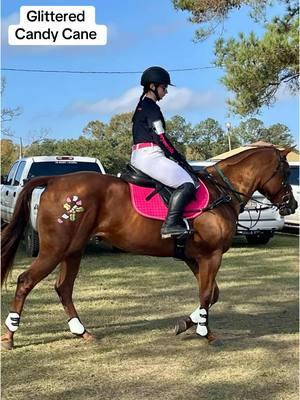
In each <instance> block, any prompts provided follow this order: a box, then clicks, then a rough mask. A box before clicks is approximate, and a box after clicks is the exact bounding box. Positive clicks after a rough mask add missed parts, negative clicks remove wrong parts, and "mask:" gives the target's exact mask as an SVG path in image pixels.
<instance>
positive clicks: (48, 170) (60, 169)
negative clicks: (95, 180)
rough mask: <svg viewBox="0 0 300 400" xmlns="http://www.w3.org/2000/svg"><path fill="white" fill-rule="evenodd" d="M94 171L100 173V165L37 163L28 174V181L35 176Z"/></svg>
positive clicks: (75, 162) (88, 163)
mask: <svg viewBox="0 0 300 400" xmlns="http://www.w3.org/2000/svg"><path fill="white" fill-rule="evenodd" d="M83 171H94V172H100V173H101V170H100V168H99V165H98V164H96V163H93V162H77V161H73V162H53V161H51V162H50V161H46V162H35V163H33V164H32V165H31V167H30V170H29V172H28V179H31V178H34V177H35V176H52V175H65V174H71V173H73V172H83Z"/></svg>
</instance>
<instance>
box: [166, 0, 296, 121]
mask: <svg viewBox="0 0 300 400" xmlns="http://www.w3.org/2000/svg"><path fill="white" fill-rule="evenodd" d="M277 3H281V4H283V5H284V6H285V11H284V12H283V15H281V16H277V17H275V18H273V20H272V21H270V22H269V23H267V24H266V25H265V33H264V35H263V36H262V37H258V36H257V35H255V34H254V33H253V32H252V33H251V34H250V35H249V36H248V37H247V36H245V35H244V34H243V33H240V34H239V37H238V39H234V38H231V39H229V40H224V39H223V38H222V39H219V40H217V41H216V47H215V54H216V61H215V64H216V65H217V66H220V67H224V68H225V75H224V77H223V78H222V82H223V83H224V85H225V86H226V87H227V88H228V89H229V90H230V91H232V92H233V94H234V98H233V99H229V100H228V104H229V108H230V110H231V111H233V112H234V113H237V114H240V115H243V116H246V115H249V114H253V113H257V112H259V110H260V108H261V107H262V106H264V105H267V106H270V105H272V104H273V103H274V101H276V95H278V90H279V88H281V87H284V88H285V89H287V90H288V91H289V92H290V93H292V94H295V93H296V91H297V90H298V89H299V82H298V77H299V45H298V24H299V21H298V18H299V6H298V2H296V1H295V0H277ZM173 4H174V6H175V8H176V9H181V10H186V11H189V12H190V13H191V15H192V16H191V18H190V20H191V22H193V23H197V24H202V25H204V28H201V29H199V30H198V31H197V32H196V37H197V39H203V38H206V37H207V36H208V35H210V34H212V33H214V32H215V30H216V27H217V26H218V25H219V24H220V23H222V24H223V23H224V20H225V18H227V17H228V15H229V13H230V11H231V10H232V9H239V8H240V7H242V6H244V5H248V6H250V9H251V10H252V12H251V13H250V15H251V16H252V17H253V18H254V19H255V20H256V21H257V22H258V21H259V20H262V19H263V20H264V21H266V16H267V7H268V6H272V5H273V4H274V2H273V1H271V0H232V1H226V0H196V1H195V0H173ZM205 24H206V25H205ZM207 24H210V25H209V26H208V27H207Z"/></svg>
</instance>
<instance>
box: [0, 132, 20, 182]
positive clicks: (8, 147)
mask: <svg viewBox="0 0 300 400" xmlns="http://www.w3.org/2000/svg"><path fill="white" fill-rule="evenodd" d="M18 155H19V146H17V145H16V144H14V143H13V142H12V141H11V140H10V139H1V175H7V173H8V172H9V170H10V168H11V166H12V164H13V163H14V162H15V161H16V159H17V158H18Z"/></svg>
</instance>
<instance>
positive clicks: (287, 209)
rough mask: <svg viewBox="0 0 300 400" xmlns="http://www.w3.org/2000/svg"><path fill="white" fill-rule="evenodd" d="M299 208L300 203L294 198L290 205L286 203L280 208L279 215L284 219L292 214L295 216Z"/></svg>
mask: <svg viewBox="0 0 300 400" xmlns="http://www.w3.org/2000/svg"><path fill="white" fill-rule="evenodd" d="M297 208H298V203H297V201H296V200H295V199H294V197H292V198H291V199H290V200H289V202H288V203H284V204H283V205H282V206H281V207H280V208H279V214H280V215H281V216H282V217H284V216H286V215H290V214H294V213H295V211H296V210H297Z"/></svg>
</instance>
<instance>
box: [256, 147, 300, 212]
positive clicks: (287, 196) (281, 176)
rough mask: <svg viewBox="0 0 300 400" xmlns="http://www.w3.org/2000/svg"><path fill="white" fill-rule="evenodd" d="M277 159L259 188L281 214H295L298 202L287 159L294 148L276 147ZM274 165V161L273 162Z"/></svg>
mask: <svg viewBox="0 0 300 400" xmlns="http://www.w3.org/2000/svg"><path fill="white" fill-rule="evenodd" d="M274 150H275V152H274V154H275V157H276V160H275V162H274V165H275V168H273V169H270V176H269V177H267V178H266V179H262V181H261V184H260V187H259V188H258V190H259V191H260V192H261V193H262V194H263V195H264V196H266V197H267V199H268V200H270V202H271V203H272V204H274V205H275V206H276V207H278V209H279V213H280V215H282V216H284V215H289V214H294V212H295V211H296V209H297V207H298V203H297V201H296V200H295V198H294V196H293V191H292V187H291V185H290V184H289V175H290V168H289V164H288V162H287V160H286V156H287V154H288V153H289V152H290V151H291V150H292V149H285V150H281V151H280V150H277V149H274ZM272 165H273V163H272Z"/></svg>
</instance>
